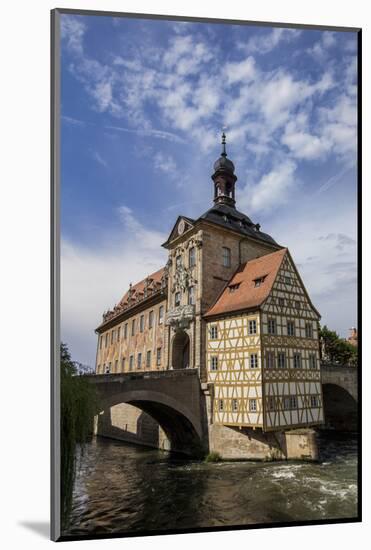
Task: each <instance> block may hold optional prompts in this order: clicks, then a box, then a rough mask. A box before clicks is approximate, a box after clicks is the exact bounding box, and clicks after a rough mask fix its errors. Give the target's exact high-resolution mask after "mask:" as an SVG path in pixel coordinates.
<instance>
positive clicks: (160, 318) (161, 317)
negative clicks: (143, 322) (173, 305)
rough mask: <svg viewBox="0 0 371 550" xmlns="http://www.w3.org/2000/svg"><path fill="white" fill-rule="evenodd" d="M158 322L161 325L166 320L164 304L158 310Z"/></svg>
mask: <svg viewBox="0 0 371 550" xmlns="http://www.w3.org/2000/svg"><path fill="white" fill-rule="evenodd" d="M158 322H159V324H160V325H161V324H162V323H163V322H164V306H160V309H159V310H158Z"/></svg>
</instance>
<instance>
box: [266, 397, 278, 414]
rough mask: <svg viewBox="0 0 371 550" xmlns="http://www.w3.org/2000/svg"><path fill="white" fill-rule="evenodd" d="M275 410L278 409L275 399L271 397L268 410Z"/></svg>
mask: <svg viewBox="0 0 371 550" xmlns="http://www.w3.org/2000/svg"><path fill="white" fill-rule="evenodd" d="M275 408H276V402H275V399H274V397H273V396H272V395H270V396H269V397H267V410H268V411H274V409H275Z"/></svg>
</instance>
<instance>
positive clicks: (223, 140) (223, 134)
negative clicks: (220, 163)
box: [222, 130, 227, 157]
mask: <svg viewBox="0 0 371 550" xmlns="http://www.w3.org/2000/svg"><path fill="white" fill-rule="evenodd" d="M225 138H226V135H225V132H224V130H223V133H222V146H223V149H222V157H226V156H227V152H226V150H225Z"/></svg>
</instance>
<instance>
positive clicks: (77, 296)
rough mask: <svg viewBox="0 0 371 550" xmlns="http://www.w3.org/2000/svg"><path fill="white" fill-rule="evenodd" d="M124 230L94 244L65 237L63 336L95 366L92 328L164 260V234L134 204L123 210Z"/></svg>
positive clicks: (79, 358) (81, 358) (75, 353)
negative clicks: (140, 217)
mask: <svg viewBox="0 0 371 550" xmlns="http://www.w3.org/2000/svg"><path fill="white" fill-rule="evenodd" d="M119 212H120V217H121V220H122V229H120V231H119V232H116V233H114V234H112V233H111V234H110V235H109V236H107V237H106V238H105V239H104V240H103V241H102V242H101V243H97V245H96V246H95V247H94V249H93V248H89V247H86V246H83V245H78V244H76V243H73V242H71V241H68V240H66V239H62V247H61V328H62V340H63V341H66V342H67V343H68V345H69V347H70V350H71V353H72V356H73V358H74V359H76V360H77V361H81V362H83V363H88V364H90V365H92V366H94V361H95V351H96V341H97V340H96V335H95V334H94V329H95V328H96V327H97V326H98V325H99V324H100V322H101V320H102V314H103V311H105V310H107V309H109V308H112V307H113V306H114V305H115V304H117V303H118V302H119V300H120V299H121V297H122V296H123V294H124V293H125V292H126V290H127V289H128V287H129V283H130V282H132V283H135V282H137V281H139V280H141V279H143V278H144V277H145V276H146V275H148V274H149V273H153V272H154V271H156V270H157V269H160V268H161V267H162V266H163V265H165V263H166V252H165V251H164V249H162V248H161V243H162V242H164V240H165V239H166V235H164V234H161V233H158V232H157V231H153V230H152V229H151V228H150V227H146V226H144V225H143V224H141V223H140V222H138V220H137V219H136V218H135V216H134V214H133V212H132V211H131V210H130V208H128V207H126V206H122V207H121V208H120V209H119Z"/></svg>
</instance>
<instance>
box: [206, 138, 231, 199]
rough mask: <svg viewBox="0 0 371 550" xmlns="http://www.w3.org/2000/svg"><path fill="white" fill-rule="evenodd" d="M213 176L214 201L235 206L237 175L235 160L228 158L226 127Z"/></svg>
mask: <svg viewBox="0 0 371 550" xmlns="http://www.w3.org/2000/svg"><path fill="white" fill-rule="evenodd" d="M211 178H212V180H213V181H214V203H215V204H226V205H228V206H232V207H234V205H235V203H236V201H235V189H234V188H235V183H236V181H237V176H236V175H235V174H234V164H233V162H232V161H231V160H229V159H228V158H227V151H226V135H225V131H224V128H223V133H222V152H221V155H220V157H219V158H218V160H217V161H216V162H215V163H214V174H213V175H212V176H211Z"/></svg>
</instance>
